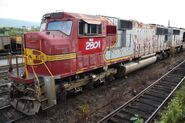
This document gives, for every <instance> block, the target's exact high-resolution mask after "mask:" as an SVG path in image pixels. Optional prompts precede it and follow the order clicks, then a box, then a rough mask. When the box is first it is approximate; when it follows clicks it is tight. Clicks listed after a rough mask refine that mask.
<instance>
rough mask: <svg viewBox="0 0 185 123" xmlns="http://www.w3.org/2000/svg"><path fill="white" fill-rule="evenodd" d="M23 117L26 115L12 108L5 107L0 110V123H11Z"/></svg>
mask: <svg viewBox="0 0 185 123" xmlns="http://www.w3.org/2000/svg"><path fill="white" fill-rule="evenodd" d="M25 117H26V115H24V114H23V113H21V112H19V111H17V110H16V109H14V108H13V107H12V106H7V107H4V108H1V109H0V123H12V122H15V121H18V120H20V119H23V118H25Z"/></svg>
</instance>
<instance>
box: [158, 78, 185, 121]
mask: <svg viewBox="0 0 185 123" xmlns="http://www.w3.org/2000/svg"><path fill="white" fill-rule="evenodd" d="M160 116H161V117H160V119H159V120H158V121H156V123H185V81H184V82H183V84H182V86H181V88H180V89H179V90H178V91H177V92H176V93H175V97H174V98H173V99H172V101H171V102H170V103H169V104H168V106H167V108H166V110H165V111H163V112H162V113H161V114H160Z"/></svg>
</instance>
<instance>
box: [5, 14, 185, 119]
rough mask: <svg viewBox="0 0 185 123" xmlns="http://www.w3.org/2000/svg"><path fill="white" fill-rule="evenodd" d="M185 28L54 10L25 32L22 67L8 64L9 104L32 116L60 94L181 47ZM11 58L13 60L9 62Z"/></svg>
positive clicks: (116, 73) (111, 75)
mask: <svg viewBox="0 0 185 123" xmlns="http://www.w3.org/2000/svg"><path fill="white" fill-rule="evenodd" d="M184 41H185V30H184V29H179V28H172V27H164V26H160V25H156V24H143V23H139V22H137V21H133V20H123V19H119V18H115V17H107V16H93V15H85V14H76V13H67V12H55V13H48V14H45V15H44V16H43V18H42V22H41V28H40V32H29V33H26V34H24V42H23V46H24V56H23V57H24V59H25V66H24V68H17V69H15V70H14V69H12V68H11V69H10V70H9V76H10V77H11V78H12V79H13V80H14V83H13V84H12V88H11V94H10V95H11V98H12V101H11V104H12V105H13V106H14V107H15V108H16V109H18V110H19V111H21V112H23V113H25V114H27V115H33V114H35V113H37V112H38V111H39V109H42V110H44V109H47V108H49V107H52V106H53V105H55V104H56V103H57V102H56V94H58V93H59V94H61V95H62V97H63V98H64V97H65V96H66V93H67V92H69V91H74V92H78V91H81V90H82V89H83V87H85V86H86V87H89V88H92V87H93V85H94V84H96V83H102V82H105V80H106V79H114V78H115V77H122V76H124V75H125V74H127V73H130V72H132V71H134V70H137V69H139V68H141V67H144V66H147V65H149V64H152V63H154V62H156V60H157V59H158V58H159V59H160V58H163V57H167V56H169V54H170V53H173V52H178V51H181V50H182V49H183V46H184ZM10 63H11V62H10Z"/></svg>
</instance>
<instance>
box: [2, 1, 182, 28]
mask: <svg viewBox="0 0 185 123" xmlns="http://www.w3.org/2000/svg"><path fill="white" fill-rule="evenodd" d="M56 10H61V11H66V12H74V13H84V14H92V15H106V16H115V17H119V18H123V19H132V20H138V21H140V22H144V23H157V24H161V25H168V20H170V21H171V26H176V27H184V28H185V14H184V12H185V0H0V18H12V19H19V20H27V21H35V22H40V19H41V17H42V15H43V14H45V13H47V12H53V11H56Z"/></svg>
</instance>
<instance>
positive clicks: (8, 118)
mask: <svg viewBox="0 0 185 123" xmlns="http://www.w3.org/2000/svg"><path fill="white" fill-rule="evenodd" d="M10 84H11V83H5V84H1V85H0V123H11V122H15V121H17V120H20V119H22V118H24V117H26V115H24V114H22V113H21V112H19V111H17V110H16V109H14V108H13V107H12V106H11V105H10V103H9V101H10V98H9V86H10Z"/></svg>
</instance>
